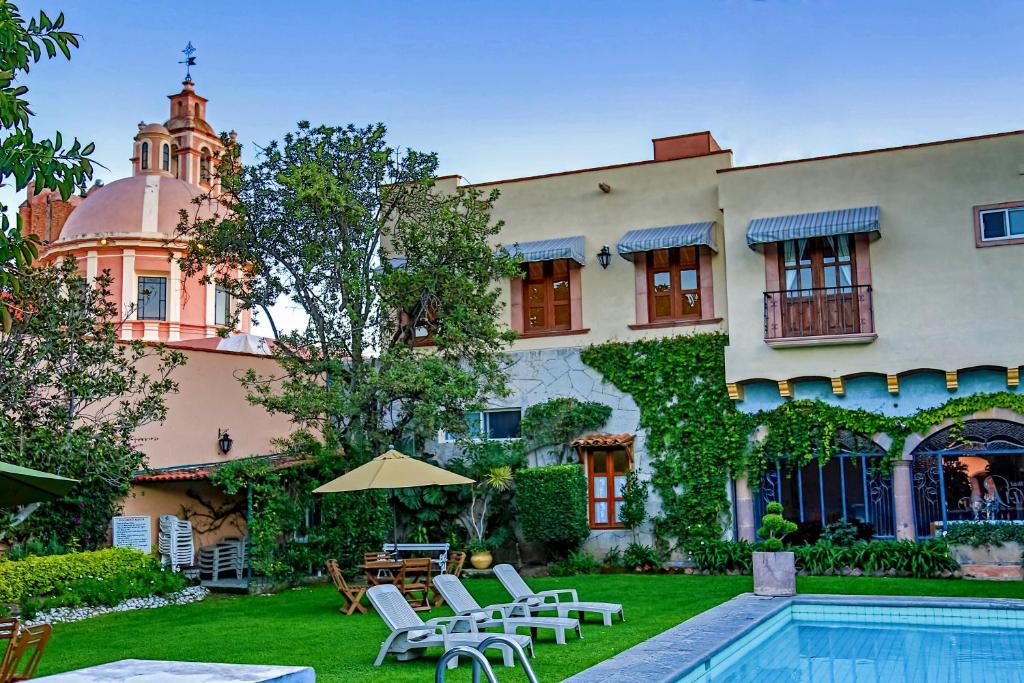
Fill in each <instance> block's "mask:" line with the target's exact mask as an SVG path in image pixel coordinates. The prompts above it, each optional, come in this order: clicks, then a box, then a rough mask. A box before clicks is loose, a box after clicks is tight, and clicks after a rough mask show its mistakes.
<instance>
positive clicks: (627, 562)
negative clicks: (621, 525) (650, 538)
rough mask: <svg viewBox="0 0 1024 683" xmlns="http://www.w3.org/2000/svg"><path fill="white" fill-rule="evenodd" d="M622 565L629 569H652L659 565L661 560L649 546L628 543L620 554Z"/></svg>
mask: <svg viewBox="0 0 1024 683" xmlns="http://www.w3.org/2000/svg"><path fill="white" fill-rule="evenodd" d="M622 564H623V566H625V567H628V568H629V569H653V568H654V567H657V566H658V565H660V564H661V558H660V557H658V551H656V550H655V549H654V548H652V547H651V546H649V545H644V544H643V543H630V544H629V545H627V546H626V550H625V552H623V553H622Z"/></svg>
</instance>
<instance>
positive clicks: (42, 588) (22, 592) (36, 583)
mask: <svg viewBox="0 0 1024 683" xmlns="http://www.w3.org/2000/svg"><path fill="white" fill-rule="evenodd" d="M155 566H156V559H155V558H153V557H151V556H149V555H146V554H145V553H143V552H140V551H138V550H132V549H130V548H106V549H104V550H93V551H89V552H83V553H69V554H67V555H46V556H43V557H26V558H25V559H24V560H0V604H6V603H15V602H21V601H22V599H23V598H25V597H27V596H39V595H45V594H46V593H50V592H52V591H54V590H55V589H56V588H57V587H58V585H59V584H62V583H65V582H68V581H73V580H75V579H80V578H84V577H93V578H97V579H104V580H107V579H112V578H114V577H116V576H118V575H120V574H123V573H125V572H137V571H140V570H144V569H151V568H153V567H155Z"/></svg>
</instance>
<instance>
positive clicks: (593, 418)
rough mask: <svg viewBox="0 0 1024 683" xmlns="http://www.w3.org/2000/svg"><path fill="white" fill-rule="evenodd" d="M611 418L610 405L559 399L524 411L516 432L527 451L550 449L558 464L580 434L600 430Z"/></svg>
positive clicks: (562, 460) (566, 398) (573, 399)
mask: <svg viewBox="0 0 1024 683" xmlns="http://www.w3.org/2000/svg"><path fill="white" fill-rule="evenodd" d="M611 415H612V408H611V406H607V405H605V404H604V403H599V402H597V401H581V400H580V399H578V398H571V397H568V396H560V397H558V398H552V399H549V400H547V401H544V402H543V403H535V404H533V405H531V406H530V407H529V408H527V409H526V414H525V415H523V422H522V424H521V425H520V429H521V431H522V434H523V439H524V440H525V442H526V450H527V451H532V450H534V449H537V448H545V447H553V451H554V453H555V454H556V455H557V456H558V458H559V462H565V454H566V451H568V449H569V444H570V442H571V441H572V440H573V439H575V438H576V437H577V436H579V435H580V434H583V433H584V432H588V431H593V430H596V429H600V428H601V427H603V426H604V424H605V423H606V422H607V421H608V418H609V417H611Z"/></svg>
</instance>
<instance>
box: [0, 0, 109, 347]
mask: <svg viewBox="0 0 1024 683" xmlns="http://www.w3.org/2000/svg"><path fill="white" fill-rule="evenodd" d="M73 47H78V36H77V35H75V34H74V33H71V32H69V31H65V30H64V14H63V13H61V14H59V15H58V16H57V17H56V18H55V19H51V18H50V17H49V16H48V15H47V14H46V13H45V12H42V11H40V12H39V16H38V17H34V18H31V19H29V20H27V21H26V20H25V18H24V17H22V16H21V13H20V12H19V10H18V7H17V6H16V5H15V4H14V3H10V2H3V3H0V185H7V184H9V183H10V181H11V180H12V179H13V180H14V189H15V190H18V191H20V190H22V189H24V188H25V187H26V186H27V185H28V183H29V181H31V180H34V181H35V184H36V188H38V189H44V188H46V189H52V190H57V191H59V192H60V195H61V197H62V198H63V199H67V198H68V197H70V196H71V193H72V192H73V191H74V189H75V188H76V187H81V186H82V185H83V184H84V183H85V182H86V181H87V180H88V179H89V178H91V177H92V170H93V169H92V162H91V160H90V159H89V155H90V154H92V152H93V145H92V143H88V144H84V145H83V144H82V143H81V142H79V140H78V139H77V138H76V139H75V140H73V141H72V142H71V144H70V146H65V144H64V138H63V136H62V135H61V134H60V133H59V132H58V133H56V134H55V135H54V137H53V139H52V140H50V139H42V140H37V139H36V137H35V135H34V133H33V131H32V128H31V126H30V123H31V117H32V115H33V112H32V110H31V109H30V108H29V103H28V100H26V99H25V95H26V94H27V93H28V88H27V87H26V86H24V85H21V84H20V83H18V82H17V79H18V76H19V75H21V74H26V73H28V71H29V69H30V68H31V66H32V65H33V64H35V63H37V62H39V60H41V59H42V58H43V56H44V53H45V57H46V58H47V59H52V58H54V57H56V56H57V53H58V52H60V53H61V54H62V55H63V56H64V57H65V58H67V59H71V48H73ZM7 208H8V207H6V206H3V205H0V214H2V216H0V293H5V292H6V293H17V290H18V287H19V280H20V275H21V274H22V273H23V272H24V270H25V269H26V268H27V267H28V266H29V264H30V263H31V262H32V260H33V259H34V258H36V256H38V244H39V242H38V239H37V238H36V237H35V236H34V235H23V234H22V232H21V218H20V216H19V217H18V219H17V222H16V223H15V224H14V225H11V222H10V218H9V217H8V215H7ZM0 323H2V325H3V327H4V328H7V327H9V326H10V324H11V319H10V313H9V311H8V309H7V308H6V307H2V306H0Z"/></svg>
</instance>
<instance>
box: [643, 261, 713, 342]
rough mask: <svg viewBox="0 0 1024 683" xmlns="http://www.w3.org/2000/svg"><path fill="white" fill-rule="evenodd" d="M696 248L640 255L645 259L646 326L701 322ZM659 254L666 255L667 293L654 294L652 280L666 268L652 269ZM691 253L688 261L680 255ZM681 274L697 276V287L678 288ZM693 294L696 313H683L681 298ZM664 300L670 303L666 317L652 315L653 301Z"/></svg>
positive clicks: (699, 276) (699, 273)
mask: <svg viewBox="0 0 1024 683" xmlns="http://www.w3.org/2000/svg"><path fill="white" fill-rule="evenodd" d="M700 251H701V247H700V246H699V245H695V246H690V247H672V248H671V249H655V250H653V251H648V252H646V253H645V254H644V258H646V259H647V320H648V322H649V323H666V322H688V321H693V320H701V319H702V318H703V303H704V302H703V301H702V299H703V297H702V296H701V293H702V292H701V284H702V282H701V267H700V257H701V254H700ZM659 252H668V255H669V262H668V266H667V270H668V273H669V291H668V292H667V293H666V294H658V293H657V292H655V289H654V278H655V276H656V275H657V273H660V272H664V271H665V270H666V267H663V266H655V264H654V260H655V258H656V256H657V254H658V253H659ZM690 254H692V258H686V257H685V256H684V255H690ZM684 271H693V272H694V274H695V275H696V277H697V286H696V287H693V288H690V289H683V288H682V283H681V279H682V274H683V272H684ZM691 294H695V295H696V296H697V311H696V313H683V298H684V297H686V296H688V295H691ZM661 297H667V298H668V299H669V300H670V302H671V303H670V308H671V311H670V312H669V314H668V315H662V316H659V315H657V313H656V310H657V299H659V298H661Z"/></svg>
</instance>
